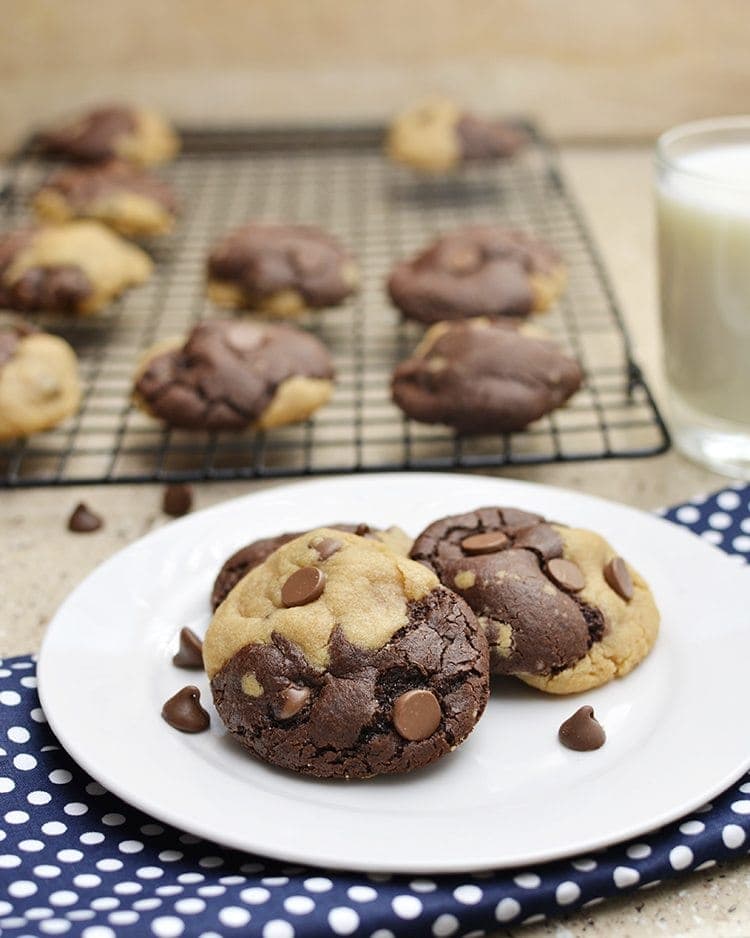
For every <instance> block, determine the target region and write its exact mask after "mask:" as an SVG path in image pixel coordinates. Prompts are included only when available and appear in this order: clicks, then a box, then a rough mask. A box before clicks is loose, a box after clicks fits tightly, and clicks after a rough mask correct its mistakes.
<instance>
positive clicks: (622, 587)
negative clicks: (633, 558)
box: [604, 557, 633, 602]
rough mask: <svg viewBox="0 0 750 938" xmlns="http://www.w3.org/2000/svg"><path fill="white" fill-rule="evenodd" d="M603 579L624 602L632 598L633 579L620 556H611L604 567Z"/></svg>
mask: <svg viewBox="0 0 750 938" xmlns="http://www.w3.org/2000/svg"><path fill="white" fill-rule="evenodd" d="M604 579H605V580H606V581H607V583H609V585H610V586H611V587H612V589H613V590H614V591H615V592H616V593H617V595H618V596H621V597H622V598H623V599H624V600H625V602H630V600H631V599H632V598H633V579H632V577H631V576H630V571H629V570H628V568H627V567H626V566H625V561H624V560H623V559H622V557H613V558H612V559H611V560H610V561H609V563H608V564H606V565H605V567H604Z"/></svg>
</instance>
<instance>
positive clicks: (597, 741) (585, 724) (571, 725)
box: [557, 706, 607, 752]
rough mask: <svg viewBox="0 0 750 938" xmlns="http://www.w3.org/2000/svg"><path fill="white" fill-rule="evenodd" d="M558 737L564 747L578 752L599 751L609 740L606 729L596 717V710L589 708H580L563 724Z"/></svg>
mask: <svg viewBox="0 0 750 938" xmlns="http://www.w3.org/2000/svg"><path fill="white" fill-rule="evenodd" d="M557 735H558V738H559V740H560V742H561V743H562V744H563V746H567V748H568V749H575V750H576V752H589V751H590V750H592V749H599V748H600V747H601V746H603V745H604V741H605V740H606V738H607V734H606V733H605V732H604V727H603V726H602V725H601V723H600V722H599V721H598V720H597V719H596V717H595V716H594V708H593V707H589V706H584V707H579V708H578V710H576V712H575V713H574V714H573V716H572V717H568V719H567V720H566V721H565V722H564V723H563V724H562V726H561V727H560V729H559V731H558V734H557Z"/></svg>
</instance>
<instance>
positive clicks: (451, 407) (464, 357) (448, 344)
mask: <svg viewBox="0 0 750 938" xmlns="http://www.w3.org/2000/svg"><path fill="white" fill-rule="evenodd" d="M582 380H583V373H582V371H581V367H580V365H579V364H578V362H577V361H576V360H575V359H574V358H571V357H570V356H568V355H566V354H565V353H564V352H563V351H562V349H560V347H559V346H558V345H557V344H556V343H555V342H553V341H552V340H551V339H550V338H549V337H548V336H546V334H545V333H544V332H542V331H541V330H540V329H537V328H535V327H533V326H529V325H527V324H525V323H523V324H521V325H520V326H519V325H517V324H516V323H514V322H512V321H509V320H500V319H486V318H476V319H465V320H460V321H455V322H440V323H436V324H435V325H434V326H431V327H430V328H429V329H428V331H427V333H426V334H425V336H424V338H423V339H422V341H421V342H420V343H419V345H418V346H417V348H416V349H415V351H414V354H413V355H412V356H411V358H407V359H406V361H403V362H401V364H400V365H398V366H397V367H396V369H395V371H394V372H393V381H392V391H393V400H394V401H395V403H396V404H397V405H398V406H399V407H400V408H401V410H403V411H404V413H405V414H406V415H407V416H409V417H412V418H413V419H414V420H420V421H422V422H423V423H444V424H447V425H448V426H451V427H454V428H455V429H456V430H458V431H459V433H467V434H468V433H505V432H511V431H515V430H522V429H523V428H524V427H526V426H527V425H528V424H529V423H531V422H532V421H533V420H538V419H539V418H540V417H542V416H544V414H548V413H549V412H550V411H552V410H554V409H555V408H557V407H560V406H561V405H562V404H564V403H565V401H567V400H568V398H569V397H570V396H571V395H572V394H574V393H575V392H576V391H577V390H578V388H579V387H580V386H581V381H582Z"/></svg>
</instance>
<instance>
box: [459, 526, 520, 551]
mask: <svg viewBox="0 0 750 938" xmlns="http://www.w3.org/2000/svg"><path fill="white" fill-rule="evenodd" d="M509 544H510V538H509V537H508V535H507V534H503V532H502V531H485V532H484V534H472V535H470V536H469V537H465V538H464V539H463V540H462V541H461V547H462V548H463V550H464V551H465V552H466V553H467V554H494V553H495V552H496V551H498V550H503V549H504V548H505V547H507V546H508V545H509Z"/></svg>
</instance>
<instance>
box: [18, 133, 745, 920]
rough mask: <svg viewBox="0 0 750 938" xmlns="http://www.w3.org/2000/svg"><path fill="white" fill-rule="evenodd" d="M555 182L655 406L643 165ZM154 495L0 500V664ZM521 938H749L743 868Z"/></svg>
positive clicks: (629, 473)
mask: <svg viewBox="0 0 750 938" xmlns="http://www.w3.org/2000/svg"><path fill="white" fill-rule="evenodd" d="M563 166H564V170H565V172H566V174H567V176H568V178H569V180H570V181H571V183H572V186H573V189H574V191H575V192H576V194H577V196H578V198H579V201H580V202H581V204H582V206H583V209H584V212H585V214H586V215H587V217H588V220H589V222H590V224H591V226H592V228H593V231H594V234H595V236H596V238H597V240H598V242H599V244H600V246H601V249H602V252H603V254H604V258H605V261H606V264H607V266H608V268H609V271H610V274H611V277H612V280H613V282H614V286H615V291H616V293H617V295H618V298H619V300H620V303H621V305H622V308H623V311H624V314H625V318H626V320H627V323H628V326H629V328H630V330H631V333H632V336H633V338H634V340H635V348H636V355H637V357H638V359H639V360H640V362H641V363H642V364H643V366H644V368H645V371H646V375H647V377H648V379H649V381H650V382H651V384H652V387H653V388H654V390H655V392H656V394H657V397H658V398H659V399H662V388H663V382H662V375H661V367H660V363H659V355H660V352H659V336H658V319H657V310H656V291H655V269H654V239H653V226H652V216H651V201H650V188H649V186H650V159H649V154H648V152H647V151H646V150H645V149H640V148H631V149H627V148H617V149H595V148H579V149H568V150H566V151H565V152H564V153H563ZM498 474H499V475H506V476H510V475H512V476H513V477H514V478H522V479H529V480H532V481H536V482H546V483H550V484H554V485H560V486H565V487H569V488H573V489H577V490H579V491H583V492H588V493H592V494H597V495H602V496H604V497H610V498H617V499H618V500H620V501H622V502H626V503H628V504H631V505H635V506H638V507H641V508H644V509H654V508H657V507H659V506H662V505H668V504H672V503H674V502H678V501H681V500H683V499H686V498H689V497H690V496H692V495H695V494H698V493H700V492H706V491H711V490H713V489H717V488H719V487H721V486H722V484H724V482H725V480H723V479H722V478H721V477H720V476H717V475H715V474H713V473H711V472H708V471H706V470H703V469H701V468H699V467H697V466H694V465H692V464H691V463H689V462H687V461H686V460H684V459H682V458H681V457H680V456H678V455H677V454H676V453H674V452H669V453H667V454H665V455H663V456H659V457H655V458H650V459H641V460H621V461H609V462H591V463H575V464H568V465H550V466H538V467H531V468H524V469H514V470H513V471H512V472H506V471H501V472H499V473H498ZM273 484H278V483H272V482H263V483H248V482H237V483H211V484H205V485H202V486H198V487H197V492H196V503H197V507H199V508H200V507H205V506H208V505H211V504H215V503H217V502H220V501H223V500H224V499H227V498H231V497H233V496H235V495H239V494H243V493H246V492H249V491H256V490H259V489H261V488H263V487H267V486H269V485H273ZM160 496H161V487H160V486H155V485H142V486H132V485H117V486H98V487H86V488H61V489H52V488H48V489H31V490H16V491H10V492H0V584H2V591H1V592H0V653H1V654H5V655H11V654H19V653H23V652H29V651H33V650H36V649H37V648H38V647H39V644H40V641H41V639H42V636H43V634H44V628H45V625H46V623H47V622H48V621H49V619H50V617H51V616H52V615H53V613H54V611H55V609H56V608H57V606H58V605H59V603H60V602H61V601H62V600H63V598H64V597H65V596H66V595H67V593H68V592H69V591H70V590H71V589H72V588H73V587H74V586H75V585H76V584H77V583H79V582H80V580H81V579H82V578H83V577H84V576H85V575H86V574H87V573H89V571H91V570H92V569H93V568H94V567H95V566H96V565H97V564H98V563H99V562H100V561H102V560H104V559H105V558H106V557H109V556H110V555H111V554H113V553H114V552H115V551H116V550H118V549H119V548H121V547H123V546H124V545H126V544H129V543H130V542H132V541H133V540H135V539H136V538H138V537H140V536H141V535H143V534H145V533H146V532H147V531H149V530H151V529H153V528H154V527H156V526H158V525H160V524H162V523H165V521H164V517H163V515H161V512H160V510H159V503H160ZM82 500H85V501H87V502H88V503H89V505H90V506H91V507H92V508H94V509H95V510H96V511H98V512H100V513H101V514H102V515H103V516H104V518H105V519H106V525H105V527H104V529H103V530H101V531H99V532H97V533H95V534H92V535H87V536H85V537H83V536H80V535H75V534H70V533H69V532H68V531H67V530H66V528H65V523H66V520H67V517H68V515H69V513H70V511H71V509H72V508H73V507H74V506H75V504H76V503H77V502H79V501H82ZM521 933H522V934H523V935H524V936H525V938H535V936H542V935H555V936H557V938H574V936H575V938H577V936H583V935H586V936H603V935H618V936H628V935H635V934H659V933H663V934H667V935H690V936H704V935H705V936H708V935H711V936H717V935H719V936H738V935H747V934H750V866H748V864H747V863H746V862H742V861H740V862H735V863H733V864H729V865H725V866H723V867H717V868H715V869H711V870H707V871H705V872H703V873H699V874H694V875H690V876H685V877H682V878H680V879H679V880H677V881H676V882H673V883H669V884H666V885H663V886H660V887H657V888H654V889H650V890H648V891H647V892H635V893H633V894H632V895H630V896H625V897H623V898H621V899H618V900H613V901H611V902H608V903H606V904H604V905H602V906H600V907H597V908H589V909H584V910H582V911H581V912H579V913H577V914H573V915H571V916H569V917H566V918H564V919H559V920H556V921H554V922H551V923H548V924H537V925H531V926H528V927H525V928H523V929H513V930H509V931H506V932H504V933H503V934H507V935H514V934H521Z"/></svg>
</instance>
